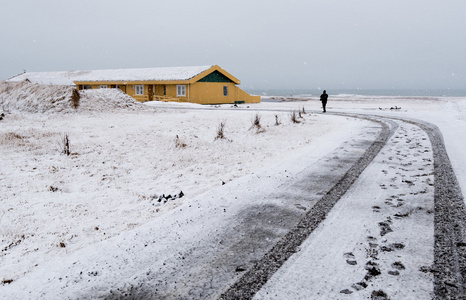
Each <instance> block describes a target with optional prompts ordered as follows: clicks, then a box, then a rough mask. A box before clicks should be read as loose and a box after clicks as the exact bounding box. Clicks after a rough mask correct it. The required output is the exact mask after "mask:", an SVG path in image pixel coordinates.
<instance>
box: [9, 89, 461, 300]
mask: <svg viewBox="0 0 466 300" xmlns="http://www.w3.org/2000/svg"><path fill="white" fill-rule="evenodd" d="M9 93H10V94H11V93H18V91H9ZM0 95H5V93H0ZM108 95H109V94H105V92H102V91H99V92H94V93H91V94H84V95H83V97H82V99H83V102H82V106H80V108H81V109H78V110H77V111H76V110H66V111H64V110H63V109H56V108H54V107H47V108H43V106H40V105H38V104H37V103H40V102H41V101H43V100H44V99H43V98H42V97H43V95H42V94H36V98H34V97H31V98H28V99H29V100H24V101H23V102H22V103H20V104H15V105H14V104H12V103H11V99H10V98H8V99H7V100H5V99H6V98H5V97H3V98H2V97H0V100H2V99H3V100H2V101H3V102H0V105H2V106H0V110H1V109H2V107H3V110H4V111H5V112H6V114H5V117H4V118H3V120H1V121H0V155H1V157H2V161H1V164H0V249H1V252H0V299H64V298H71V299H79V298H83V297H90V295H89V291H93V293H95V294H93V296H95V297H98V296H102V295H105V292H108V290H109V289H111V288H115V287H121V286H122V285H123V284H129V285H130V284H131V280H135V281H136V278H137V277H138V274H144V273H145V272H147V271H148V270H150V268H151V264H154V266H155V265H157V266H158V265H160V264H161V263H162V262H165V261H170V260H173V259H174V257H175V256H176V255H177V253H182V252H183V250H184V249H188V248H189V245H192V244H195V243H204V242H212V240H211V239H212V237H211V235H212V232H214V231H215V229H216V228H222V227H228V226H229V225H230V224H229V220H228V216H232V215H233V213H234V212H235V211H238V210H240V209H241V208H242V207H243V206H244V205H245V204H246V202H247V203H248V204H249V203H250V202H251V201H254V203H257V204H259V205H260V204H266V202H264V201H266V200H264V199H261V198H260V199H259V198H258V197H255V196H254V195H251V194H250V192H251V191H260V189H267V190H274V189H277V187H279V186H280V184H279V183H280V182H281V180H284V175H283V174H287V176H294V175H296V174H298V173H299V172H300V171H301V170H303V169H304V168H306V167H307V166H310V165H312V164H313V162H315V161H317V160H319V159H320V158H322V157H323V156H324V155H325V154H327V153H329V152H331V151H332V150H334V149H336V148H338V147H341V145H342V143H343V142H344V141H345V140H347V139H349V138H351V137H354V136H357V135H364V134H365V128H367V126H372V124H371V123H370V122H369V121H363V120H359V119H353V118H348V117H341V116H335V115H331V114H327V115H324V114H321V113H320V102H319V101H318V100H317V99H309V98H306V101H299V100H298V101H293V102H267V101H264V102H262V103H260V104H254V105H249V106H246V105H244V106H241V107H240V109H237V108H234V107H232V106H230V105H223V106H201V105H194V104H180V103H176V104H175V103H161V102H151V103H148V104H146V105H144V104H139V103H134V102H131V101H129V99H126V100H128V101H126V100H125V99H124V97H123V96H122V95H121V94H118V95H116V94H115V95H111V94H110V96H108ZM57 97H58V96H57ZM122 97H123V98H122ZM113 98H115V99H117V100H116V102H117V103H120V104H121V105H120V104H118V105H115V104H114V103H112V102H111V101H112V100H111V99H113ZM332 100H333V101H332ZM109 102H110V103H112V104H109ZM31 103H33V104H31ZM57 105H58V104H57ZM394 106H398V107H400V106H401V109H398V110H390V107H394ZM33 107H39V108H37V111H34V109H32V108H33ZM13 108H14V109H13ZM125 108H128V109H125ZM303 108H305V110H306V112H307V113H306V114H304V115H303V119H301V123H299V124H295V123H292V122H291V121H290V117H289V114H290V111H292V110H294V111H297V110H302V109H303ZM327 109H328V111H329V112H333V111H334V112H354V113H361V114H380V115H387V116H397V117H409V118H414V119H420V120H425V121H428V122H432V123H434V124H436V125H437V126H438V127H439V128H440V130H441V131H442V133H443V135H444V139H445V144H446V147H447V151H448V154H449V157H450V159H451V161H452V164H453V167H454V170H455V172H456V174H457V177H458V180H459V182H460V185H461V188H462V190H463V191H464V190H465V189H466V158H465V157H464V155H463V154H462V150H463V149H464V147H465V144H466V142H465V139H464V137H465V136H464V133H465V132H466V116H465V109H466V100H465V99H462V98H429V97H424V98H416V97H411V98H403V97H356V96H349V97H347V98H345V97H342V98H338V99H332V97H330V99H329V103H328V106H327ZM0 112H1V111H0ZM256 114H259V115H260V117H261V124H262V128H263V129H265V130H256V129H254V128H251V127H252V124H253V119H254V117H255V115H256ZM276 116H277V117H278V118H279V120H280V121H281V124H280V125H276V124H275V121H276ZM221 122H224V123H225V131H224V134H225V137H226V138H225V139H216V136H217V131H218V129H219V125H220V123H221ZM403 130H405V131H406V132H411V131H412V132H413V133H412V134H414V135H415V136H416V138H417V139H419V141H420V143H419V147H421V148H425V147H428V146H429V142H428V140H426V139H425V138H426V137H425V136H424V135H423V133H422V132H420V131H419V130H416V128H415V126H405V127H403V128H402V129H400V131H399V132H398V133H397V135H398V136H399V137H398V138H399V139H400V140H403V139H406V137H405V136H403V134H404V133H405V132H404V131H403ZM65 135H67V136H68V137H69V140H70V151H71V154H70V155H69V156H67V155H65V154H63V153H62V150H63V147H64V144H63V138H64V136H65ZM410 136H411V135H410ZM395 138H396V137H395ZM403 145H405V146H403ZM403 147H407V146H406V143H404V144H403V143H398V142H397V141H395V142H394V143H393V146H392V147H391V148H390V147H388V148H386V149H385V148H384V149H383V150H382V152H381V155H380V156H378V157H377V158H376V160H375V161H374V162H373V163H372V164H371V165H370V166H369V167H368V168H367V169H366V170H365V171H364V172H363V174H362V175H361V177H360V178H359V179H358V181H357V182H356V183H355V185H353V187H352V188H351V189H350V191H349V192H348V193H347V194H346V195H345V196H344V197H343V198H342V199H341V200H340V201H339V202H338V203H337V205H336V206H335V208H334V209H333V210H332V211H331V213H330V214H329V216H328V218H327V219H326V220H325V221H324V222H323V223H321V225H320V226H319V228H318V229H317V230H316V231H315V232H314V233H313V234H311V236H310V237H309V238H308V239H307V240H306V242H305V243H304V244H303V245H302V247H301V251H300V252H298V253H297V254H296V255H295V256H293V257H292V258H291V259H290V260H289V261H288V262H287V263H286V264H285V265H284V266H283V267H282V269H280V270H279V272H277V273H276V274H275V275H274V277H273V278H272V280H270V281H269V283H268V284H267V285H266V286H264V288H263V289H262V290H261V291H260V292H259V293H258V294H257V295H256V298H257V299H271V298H273V299H340V298H343V296H344V297H346V296H348V299H360V298H358V297H363V296H364V297H367V294H364V293H367V292H370V291H372V289H377V288H379V287H380V288H383V289H384V291H385V292H387V293H388V294H389V296H391V297H392V298H391V299H424V298H425V297H427V298H429V295H430V293H431V292H432V290H433V283H432V278H431V277H429V274H425V273H421V272H419V270H418V269H416V268H411V264H412V266H418V265H419V264H422V265H430V264H432V259H433V253H432V249H433V236H432V226H433V225H432V220H431V219H430V218H433V217H432V215H429V214H421V213H419V212H417V210H416V208H417V207H419V206H422V207H424V210H425V211H426V210H429V209H430V206H431V200H432V199H430V198H429V197H427V196H426V197H412V198H410V201H412V202H410V203H411V204H410V206H409V207H408V208H411V209H412V211H410V213H411V214H412V215H415V216H419V217H416V218H414V221H411V223H409V222H408V221H404V220H400V221H397V222H398V223H396V224H394V225H393V226H394V227H395V229H397V230H395V232H394V233H391V234H389V235H387V236H386V237H381V238H380V239H378V240H377V241H376V242H377V243H379V244H380V243H381V244H386V245H390V244H391V243H394V242H403V243H404V245H405V246H406V247H405V249H402V250H399V251H398V252H396V255H397V257H396V258H390V257H388V254H385V253H382V254H380V255H379V260H380V261H381V264H382V265H384V266H385V265H386V266H387V268H389V267H390V264H392V263H393V262H395V261H402V262H403V265H404V266H405V269H404V270H400V271H399V272H400V273H401V275H400V276H398V277H396V276H391V275H386V274H384V275H383V276H380V277H379V279H377V280H374V281H373V282H372V286H371V288H372V289H367V292H364V291H362V292H357V291H354V290H353V291H354V292H353V293H352V294H350V295H343V294H341V293H340V291H341V290H343V289H345V288H346V289H351V285H352V284H354V283H356V282H357V280H360V279H362V277H363V276H364V274H365V271H364V269H363V268H362V269H361V268H359V269H356V268H351V267H352V266H351V265H349V264H347V263H346V262H345V260H348V259H350V260H352V259H354V260H356V261H357V262H358V263H359V265H361V264H363V263H364V260H365V259H366V258H367V256H365V255H368V253H367V251H368V250H367V249H368V248H370V247H367V245H368V243H369V241H368V240H367V239H368V237H369V236H374V235H375V233H374V231H376V230H377V226H376V225H377V222H379V221H380V218H381V217H383V216H384V214H385V213H387V214H388V213H390V214H393V213H394V212H396V211H397V210H396V209H397V208H396V207H392V206H390V207H388V208H383V209H381V210H380V211H378V212H375V213H374V210H376V211H377V209H375V208H373V206H381V207H382V205H383V203H375V202H377V201H378V200H377V201H376V199H383V200H385V199H386V198H389V197H390V196H392V195H393V193H396V195H397V197H398V198H401V199H402V200H405V201H406V200H407V199H406V198H407V196H406V195H409V193H410V192H411V186H409V185H407V184H398V185H396V191H394V190H390V188H392V189H395V187H389V188H387V189H381V185H382V184H384V183H383V180H390V178H393V177H396V176H397V175H396V174H395V173H393V174H392V173H390V172H392V170H393V168H390V161H391V160H390V157H392V156H394V155H395V154H393V153H400V152H403V151H406V152H407V153H406V155H410V159H414V157H417V155H418V153H415V152H412V153H411V152H409V151H408V150H407V149H406V148H403ZM397 151H399V152H397ZM413 151H414V150H413ZM419 155H420V154H419ZM422 155H423V156H422V158H423V159H427V160H428V159H429V155H431V153H429V152H425V153H423V154H422ZM387 162H388V163H387ZM426 168H429V167H428V166H426ZM285 170H286V171H285ZM384 170H385V171H386V173H385V172H383V171H384ZM284 172H286V173H284ZM423 172H425V173H426V174H428V173H429V170H428V169H426V170H423ZM387 176H388V177H387ZM413 176H414V175H413ZM387 178H388V179H387ZM429 178H430V177H429V176H425V178H423V181H422V183H421V182H420V183H419V184H426V183H428V182H429ZM222 183H225V184H224V185H222ZM387 186H388V185H387ZM428 188H429V186H427V187H426V189H427V190H426V191H428ZM180 191H183V193H184V197H182V198H178V199H175V200H172V201H168V202H167V203H165V204H164V203H163V202H158V201H157V199H158V197H159V196H160V195H162V194H172V195H175V194H179V192H180ZM277 192H278V191H277ZM403 195H405V196H403ZM233 196H238V197H237V199H242V200H241V201H240V200H235V197H233ZM403 197H404V198H403ZM286 200H287V199H283V201H286ZM395 200H396V199H395ZM372 201H374V204H372ZM368 208H369V210H368ZM408 208H407V209H408ZM384 209H385V210H384ZM219 211H225V212H227V213H226V214H225V215H222V214H219V213H218V212H219ZM403 222H405V223H403ZM374 224H375V225H374ZM406 228H409V230H406ZM423 237H424V238H423ZM371 242H374V241H371ZM175 250H176V251H175ZM351 255H352V257H351ZM384 255H385V256H386V257H387V258H384V257H385V256H384ZM361 270H362V271H361ZM127 280H130V281H127ZM123 281H125V282H123ZM51 282H52V283H53V284H51ZM404 287H406V288H404ZM99 293H101V294H99ZM345 299H346V298H345Z"/></svg>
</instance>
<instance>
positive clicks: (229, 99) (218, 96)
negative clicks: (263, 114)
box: [187, 82, 238, 104]
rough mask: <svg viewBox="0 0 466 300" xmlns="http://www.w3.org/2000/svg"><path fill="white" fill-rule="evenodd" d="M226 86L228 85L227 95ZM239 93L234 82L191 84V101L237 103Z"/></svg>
mask: <svg viewBox="0 0 466 300" xmlns="http://www.w3.org/2000/svg"><path fill="white" fill-rule="evenodd" d="M224 86H227V87H228V95H227V96H224V95H223V87H224ZM187 93H188V92H187ZM237 93H238V90H237V86H236V85H235V84H234V83H232V82H196V83H194V84H191V85H190V86H189V102H194V103H200V104H225V103H235V101H237V100H236V99H237Z"/></svg>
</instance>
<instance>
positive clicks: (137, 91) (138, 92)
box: [136, 84, 144, 95]
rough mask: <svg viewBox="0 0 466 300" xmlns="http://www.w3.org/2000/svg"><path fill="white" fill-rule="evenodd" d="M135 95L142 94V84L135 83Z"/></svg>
mask: <svg viewBox="0 0 466 300" xmlns="http://www.w3.org/2000/svg"><path fill="white" fill-rule="evenodd" d="M136 95H144V86H143V85H142V84H138V85H136Z"/></svg>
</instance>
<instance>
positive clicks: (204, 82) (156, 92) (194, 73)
mask: <svg viewBox="0 0 466 300" xmlns="http://www.w3.org/2000/svg"><path fill="white" fill-rule="evenodd" d="M25 79H28V80H30V81H32V82H34V81H36V82H37V81H41V80H42V81H51V82H53V79H61V80H63V79H66V80H69V81H71V82H73V83H74V84H75V85H76V86H77V88H78V89H79V90H84V89H99V88H119V89H121V90H122V91H123V92H125V93H126V94H128V95H130V96H131V97H133V98H134V99H136V100H138V101H140V102H145V101H154V100H159V101H178V102H192V103H199V104H226V103H232V104H233V103H259V102H260V96H252V95H249V94H248V93H247V92H245V91H243V90H242V89H240V88H239V87H238V85H239V84H240V80H239V79H237V78H236V77H234V76H233V75H231V74H230V73H228V72H227V71H225V70H224V69H222V68H220V67H219V66H218V65H214V66H198V67H173V68H143V69H116V70H94V71H69V72H41V73H24V74H21V75H18V76H16V77H14V78H12V79H10V80H14V81H19V80H25ZM49 79H50V80H49Z"/></svg>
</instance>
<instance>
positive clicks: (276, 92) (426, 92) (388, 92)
mask: <svg viewBox="0 0 466 300" xmlns="http://www.w3.org/2000/svg"><path fill="white" fill-rule="evenodd" d="M245 91H246V92H248V93H250V94H253V95H259V96H282V97H293V96H294V97H317V96H320V95H321V94H322V92H323V89H245ZM326 91H327V94H329V96H338V97H347V96H392V97H466V89H380V90H379V89H334V90H333V89H327V90H326Z"/></svg>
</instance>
